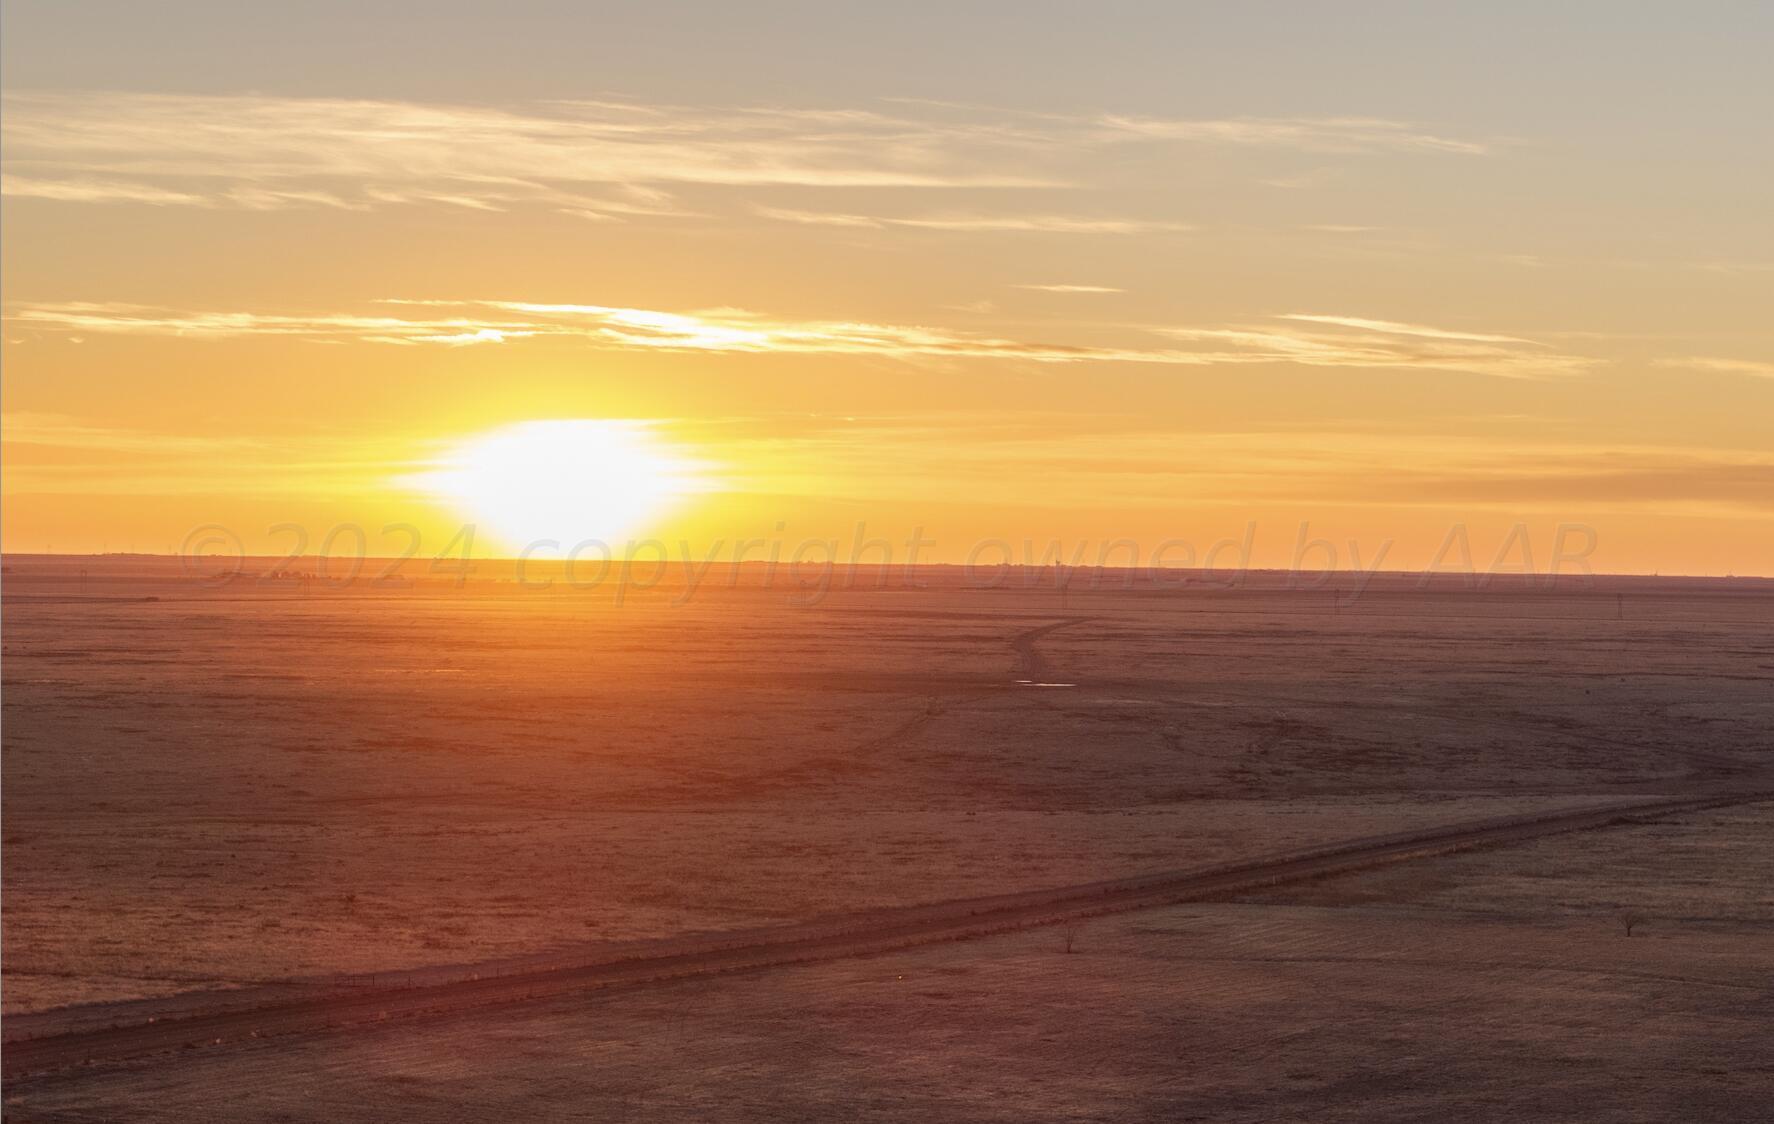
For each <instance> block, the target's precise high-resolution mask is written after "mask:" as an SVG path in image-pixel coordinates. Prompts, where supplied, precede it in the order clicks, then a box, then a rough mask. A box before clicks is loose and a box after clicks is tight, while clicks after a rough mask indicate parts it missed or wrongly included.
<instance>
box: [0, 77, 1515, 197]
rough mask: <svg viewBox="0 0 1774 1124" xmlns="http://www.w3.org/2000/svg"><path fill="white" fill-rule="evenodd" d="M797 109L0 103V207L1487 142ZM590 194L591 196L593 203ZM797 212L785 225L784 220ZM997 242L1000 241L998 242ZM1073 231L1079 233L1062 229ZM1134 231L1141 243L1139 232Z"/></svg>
mask: <svg viewBox="0 0 1774 1124" xmlns="http://www.w3.org/2000/svg"><path fill="white" fill-rule="evenodd" d="M894 109H895V111H894V112H883V111H880V110H876V109H795V108H785V107H772V106H759V107H710V106H662V105H640V104H635V103H632V102H622V101H557V102H544V103H534V104H529V105H525V106H521V107H495V106H473V105H447V104H421V103H413V102H395V101H375V100H353V99H341V98H292V97H271V96H263V95H248V94H240V95H179V94H150V93H134V92H100V91H85V92H70V91H55V92H48V91H40V92H21V93H9V94H7V95H6V96H5V111H4V115H3V118H0V120H3V127H4V132H5V145H6V150H7V159H8V162H9V163H10V164H11V165H12V169H13V171H14V172H15V173H16V174H15V175H13V176H10V177H8V179H7V181H6V184H5V190H6V192H7V193H9V194H14V195H20V196H26V197H35V198H42V199H56V200H61V201H66V202H87V203H124V202H128V203H138V204H153V205H161V206H205V207H242V208H251V209H272V208H284V207H334V208H363V207H373V206H379V205H389V204H396V203H399V204H429V205H440V206H458V207H466V208H473V209H481V210H488V209H494V210H496V209H504V208H508V207H512V206H517V205H530V204H539V205H544V206H550V207H553V208H555V209H557V210H561V211H564V212H568V213H574V214H579V215H582V216H584V217H588V218H592V219H595V220H598V221H616V220H619V219H622V218H627V217H633V216H635V215H655V214H660V213H669V212H671V211H672V208H671V207H670V206H669V205H666V204H665V199H664V198H663V197H661V196H659V195H657V194H656V195H655V196H654V197H653V198H651V199H650V200H649V199H641V200H637V199H635V198H634V197H631V196H625V195H623V194H622V192H623V191H624V190H639V191H642V192H655V193H657V192H658V191H659V189H660V187H661V186H662V185H665V186H669V185H723V186H728V187H741V188H759V187H771V186H785V185H786V186H798V187H827V188H829V187H877V188H880V187H900V188H929V187H939V188H968V187H998V188H1016V187H1055V186H1068V185H1074V186H1075V185H1087V184H1090V183H1093V182H1095V181H1096V180H1097V178H1098V173H1099V171H1100V169H1101V158H1102V156H1103V155H1104V154H1105V153H1107V152H1109V151H1111V150H1115V149H1124V148H1128V147H1129V146H1136V147H1137V146H1149V145H1153V144H1159V145H1171V146H1177V145H1233V146H1241V147H1263V148H1283V149H1295V150H1301V151H1307V152H1327V153H1341V154H1349V153H1384V152H1404V153H1426V154H1458V155H1476V154H1480V153H1484V152H1487V151H1489V150H1490V148H1491V145H1490V143H1489V142H1485V141H1477V140H1469V139H1462V138H1456V137H1448V136H1443V135H1440V134H1439V133H1435V132H1432V131H1429V130H1426V129H1423V128H1421V127H1419V126H1416V125H1412V124H1410V123H1407V122H1400V121H1391V120H1382V119H1377V118H1344V117H1327V118H1311V117H1297V118H1235V119H1226V120H1188V119H1161V118H1149V117H1129V116H1118V115H1105V114H1073V115H1058V114H1021V113H1015V112H1012V111H1005V110H1000V109H991V108H987V107H973V108H970V109H963V110H960V111H957V109H956V108H955V107H947V108H942V107H935V106H931V105H928V104H921V105H913V104H910V103H902V104H901V105H899V106H897V107H894ZM587 188H592V189H593V190H591V191H590V192H588V191H587ZM793 214H796V212H783V214H782V215H778V216H777V217H786V216H788V215H793ZM801 214H802V215H803V216H804V217H800V218H794V219H791V220H790V221H806V222H822V223H825V224H827V225H874V224H880V225H895V226H924V227H928V228H931V229H956V230H978V229H1043V230H1072V231H1089V232H1102V231H1107V232H1117V231H1120V230H1123V229H1129V227H1128V226H1126V224H1124V223H1122V222H1121V220H1095V219H1072V218H1068V217H1066V216H1044V215H1036V216H1023V217H1021V218H1019V217H1017V216H1008V217H1002V218H1000V217H997V216H992V215H969V214H958V215H952V216H950V215H937V216H929V217H918V216H912V217H905V218H874V217H871V216H867V215H847V214H844V213H841V212H840V213H831V214H825V215H822V216H821V217H817V218H815V217H810V216H814V215H817V214H819V213H818V212H802V213H801ZM1004 224H1010V225H1004ZM1078 224H1084V225H1078ZM1131 229H1141V230H1144V229H1154V227H1153V226H1151V224H1149V223H1140V224H1134V225H1133V226H1132V227H1131Z"/></svg>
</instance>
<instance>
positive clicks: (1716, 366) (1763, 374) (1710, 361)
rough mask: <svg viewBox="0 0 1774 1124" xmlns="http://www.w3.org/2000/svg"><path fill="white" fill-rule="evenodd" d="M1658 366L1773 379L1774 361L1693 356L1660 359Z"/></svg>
mask: <svg viewBox="0 0 1774 1124" xmlns="http://www.w3.org/2000/svg"><path fill="white" fill-rule="evenodd" d="M1657 365H1658V366H1659V367H1680V368H1684V369H1687V370H1693V371H1717V372H1718V373H1720V374H1724V375H1749V376H1751V377H1752V378H1758V379H1774V363H1768V362H1763V361H1761V360H1757V359H1719V358H1716V357H1708V356H1694V357H1690V358H1686V359H1660V360H1658V361H1657Z"/></svg>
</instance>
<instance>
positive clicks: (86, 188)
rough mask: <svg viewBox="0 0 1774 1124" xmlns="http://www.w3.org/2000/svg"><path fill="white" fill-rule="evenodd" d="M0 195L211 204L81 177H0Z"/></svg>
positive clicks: (197, 197)
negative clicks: (60, 178)
mask: <svg viewBox="0 0 1774 1124" xmlns="http://www.w3.org/2000/svg"><path fill="white" fill-rule="evenodd" d="M0 195H10V196H13V197H14V198H19V199H54V200H57V201H58V202H62V203H148V204H152V205H154V206H157V207H163V206H168V205H172V206H199V207H203V206H209V205H210V201H209V199H207V198H206V197H204V196H202V195H194V194H192V193H190V192H187V191H170V190H168V189H166V188H164V187H155V186H153V185H152V184H143V183H116V182H109V181H105V180H89V179H80V178H71V179H62V180H43V179H32V178H29V177H26V176H12V175H5V176H0Z"/></svg>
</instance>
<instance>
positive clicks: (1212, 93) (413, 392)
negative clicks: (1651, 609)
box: [0, 0, 1774, 575]
mask: <svg viewBox="0 0 1774 1124" xmlns="http://www.w3.org/2000/svg"><path fill="white" fill-rule="evenodd" d="M3 18H4V59H3V70H0V73H3V75H4V99H5V105H4V111H3V114H0V127H3V132H4V163H5V170H4V171H5V175H4V203H3V207H4V211H3V221H4V240H3V250H0V271H3V298H4V318H5V319H4V343H3V344H0V360H3V364H4V368H3V375H0V395H3V402H0V411H3V424H0V439H3V440H0V459H3V462H4V473H3V475H0V542H3V544H4V548H5V549H6V550H7V551H11V552H20V551H39V550H45V549H52V550H55V551H97V550H144V551H172V550H180V549H184V548H187V547H188V545H189V544H190V543H191V542H193V541H196V539H200V538H202V536H203V535H204V534H208V533H209V532H207V531H204V530H203V529H204V528H211V529H214V528H221V529H223V531H224V532H225V534H226V535H227V536H231V539H230V541H233V542H237V543H238V544H239V546H240V548H241V549H244V550H248V551H251V552H254V553H271V554H276V553H282V552H285V551H288V550H290V549H292V547H294V546H298V545H302V544H304V543H305V544H306V548H307V549H309V550H313V549H318V548H319V546H320V544H322V543H323V542H326V543H329V544H330V546H332V547H337V548H339V549H345V550H349V549H356V544H357V543H359V542H362V543H364V544H366V547H365V548H366V549H368V550H369V551H370V553H373V554H391V553H400V552H403V551H404V550H406V549H407V547H408V545H409V539H416V540H417V545H416V550H418V551H422V552H423V553H425V554H432V555H435V554H437V553H440V552H443V551H445V550H446V549H452V548H458V547H460V545H461V544H460V543H459V542H457V541H456V536H457V534H458V532H459V531H460V530H461V528H462V527H463V526H464V525H470V524H471V525H473V526H474V527H475V528H476V532H475V536H474V538H473V543H472V545H471V546H470V548H469V549H471V550H472V551H473V552H476V553H484V554H514V553H517V552H519V551H520V550H522V549H524V548H525V547H527V546H531V545H533V544H534V542H535V541H536V540H538V539H548V540H553V541H554V543H555V544H556V545H553V546H546V545H545V546H543V547H541V548H540V551H541V553H542V554H543V555H548V554H549V553H550V552H555V553H564V552H565V551H567V550H570V549H571V547H572V545H573V543H574V542H575V541H577V539H578V538H580V537H581V536H596V537H599V538H604V539H608V540H610V541H611V542H614V543H617V544H618V549H620V543H622V542H624V541H627V540H630V539H634V538H637V537H641V536H646V537H657V538H658V539H660V540H661V541H664V542H667V543H670V544H673V547H672V549H673V551H674V552H675V551H676V550H677V548H678V544H682V545H683V546H684V547H685V548H686V549H689V550H691V551H693V552H695V553H696V554H697V555H698V556H704V555H707V554H709V553H715V552H718V551H719V549H721V544H728V549H731V545H730V544H732V543H734V542H735V541H736V540H738V539H741V538H746V537H750V536H762V537H766V538H777V539H781V540H783V541H784V542H786V543H787V544H789V545H788V549H790V550H792V549H793V548H794V546H795V544H797V543H802V542H833V543H837V544H840V546H839V549H838V550H837V551H836V553H837V554H838V555H839V556H840V558H841V557H843V556H844V554H845V553H846V552H847V551H849V550H850V549H851V548H852V544H853V542H854V541H856V540H859V539H866V540H869V541H877V540H886V541H888V542H891V543H894V544H903V543H905V542H906V541H908V540H911V539H914V538H916V539H921V540H922V541H924V542H925V543H926V544H927V545H925V546H924V547H923V548H922V554H921V559H922V560H930V561H955V562H962V561H967V560H969V559H970V558H971V559H974V560H987V561H996V560H998V559H1000V558H1001V557H1003V556H1005V554H1006V550H1005V547H1006V546H1007V547H1008V548H1009V550H1008V554H1010V555H1011V556H1013V557H1014V556H1018V555H1021V554H1023V553H1024V551H1025V549H1026V547H1027V544H1033V549H1034V550H1035V551H1036V553H1037V554H1039V553H1040V551H1041V550H1042V549H1044V548H1045V547H1046V546H1047V545H1048V544H1052V543H1060V544H1063V545H1064V548H1065V550H1066V551H1067V552H1068V553H1069V552H1072V551H1074V550H1075V549H1077V548H1078V546H1079V544H1085V545H1084V546H1083V549H1084V558H1085V560H1086V561H1089V560H1092V559H1093V558H1094V557H1095V555H1096V554H1097V553H1098V552H1099V551H1100V550H1101V549H1102V546H1103V544H1107V543H1111V542H1117V541H1121V542H1126V541H1131V542H1132V543H1133V544H1134V546H1133V548H1132V553H1133V554H1134V555H1136V556H1138V557H1140V558H1142V559H1149V558H1153V557H1156V556H1162V557H1163V558H1164V559H1165V560H1166V561H1167V562H1177V561H1181V560H1186V559H1187V558H1188V557H1190V556H1192V555H1193V556H1197V557H1198V556H1199V555H1200V554H1202V553H1205V551H1206V550H1207V549H1208V548H1209V547H1210V546H1211V544H1213V543H1215V542H1220V541H1226V540H1235V541H1240V542H1249V543H1250V544H1251V545H1250V547H1249V550H1248V553H1249V555H1250V561H1251V562H1252V563H1253V564H1255V565H1263V566H1287V565H1290V564H1292V563H1293V562H1295V561H1296V560H1298V559H1300V558H1301V556H1302V549H1303V548H1304V547H1305V544H1307V543H1313V542H1320V541H1322V542H1323V543H1328V544H1330V546H1331V547H1333V548H1334V549H1335V550H1336V553H1337V564H1338V565H1350V564H1355V565H1364V566H1371V565H1373V563H1374V560H1375V558H1376V556H1379V555H1380V552H1382V551H1384V552H1385V553H1384V558H1385V562H1384V563H1383V566H1384V568H1387V569H1392V568H1400V569H1411V568H1420V567H1423V566H1425V565H1428V564H1431V563H1433V562H1436V561H1437V560H1438V559H1443V560H1445V558H1446V557H1447V550H1446V548H1447V547H1448V544H1449V543H1450V542H1451V541H1453V538H1452V537H1451V536H1460V537H1463V538H1464V539H1465V540H1466V542H1467V543H1468V545H1469V552H1470V554H1471V555H1472V556H1473V558H1474V562H1475V565H1477V566H1479V567H1483V566H1485V565H1486V564H1488V563H1490V562H1491V561H1493V559H1494V556H1496V555H1499V554H1503V555H1507V556H1508V557H1509V558H1510V559H1511V560H1513V561H1514V562H1515V563H1516V564H1517V565H1519V564H1520V563H1521V561H1522V559H1523V555H1522V554H1521V553H1520V549H1521V544H1522V543H1523V541H1527V542H1530V543H1531V545H1530V546H1529V547H1528V551H1529V558H1530V559H1531V560H1532V561H1534V562H1535V563H1536V564H1537V565H1538V566H1540V567H1544V566H1545V565H1546V564H1547V560H1548V557H1549V554H1550V552H1551V551H1552V549H1553V546H1554V540H1555V538H1556V537H1557V535H1558V534H1559V528H1560V527H1565V528H1572V527H1580V528H1584V529H1585V530H1584V534H1585V535H1592V538H1593V543H1594V550H1593V553H1592V556H1591V557H1589V558H1588V562H1589V563H1590V564H1592V565H1593V566H1594V568H1596V569H1598V570H1604V571H1611V572H1632V573H1648V572H1662V573H1689V574H1727V573H1735V574H1739V575H1743V574H1774V424H1771V423H1774V319H1771V317H1770V315H1769V310H1770V309H1771V308H1774V221H1771V219H1770V210H1769V206H1768V185H1769V183H1770V182H1774V127H1771V126H1770V116H1769V108H1770V106H1774V69H1771V68H1769V67H1768V66H1767V65H1766V55H1767V48H1768V44H1769V43H1770V42H1774V7H1770V6H1769V5H1766V4H1759V3H1695V4H1684V5H1671V4H1639V3H1625V2H1613V3H1581V2H1573V3H1562V4H1556V5H1549V4H1544V3H1486V4H1402V3H1399V4H1392V3H1336V4H1331V3H1252V4H1205V3H1194V4H1191V3H1169V4H1149V5H1148V4H1114V3H1109V4H1090V5H1084V4H1075V5H1073V4H1033V3H1029V4H996V3H961V4H953V3H950V4H941V5H935V4H931V5H921V4H898V5H869V6H863V5H850V4H781V3H775V4H772V3H765V4H757V5H733V4H660V3H654V4H645V5H641V4H633V5H630V4H584V3H578V4H553V3H529V4H524V3H516V4H506V5H498V6H491V5H484V4H461V3H423V4H421V3H383V4H377V5H362V4H339V3H331V2H325V0H323V2H316V3H306V4H301V5H275V6H273V5H242V4H237V3H180V2H173V3H162V4H156V5H141V4H133V3H119V4H111V3H47V2H38V0H12V2H10V3H8V4H7V6H6V8H5V9H4V17H3ZM340 528H344V530H340ZM357 528H361V529H362V530H361V535H360V534H359V531H358V530H357ZM409 528H410V530H409ZM1517 528H1520V529H1521V533H1520V534H1516V533H1515V532H1516V529H1517ZM1512 535H1513V536H1514V537H1513V538H1512ZM194 536H196V538H194ZM341 544H345V545H341ZM1165 544H1172V546H1170V547H1168V548H1166V547H1165ZM1176 544H1181V545H1180V546H1178V545H1176ZM1313 551H1316V553H1314V552H1313ZM1509 551H1515V552H1516V553H1514V554H1512V555H1511V554H1509ZM1305 555H1306V559H1307V561H1308V562H1309V564H1311V565H1322V564H1323V563H1324V562H1325V561H1326V559H1327V557H1328V555H1327V551H1326V549H1325V548H1323V547H1314V548H1311V549H1308V550H1306V551H1305ZM1357 556H1358V558H1357ZM1122 557H1126V554H1125V553H1123V554H1122V555H1119V556H1117V558H1116V560H1120V558H1122ZM1018 560H1020V559H1018Z"/></svg>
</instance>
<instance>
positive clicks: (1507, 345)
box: [7, 300, 1597, 378]
mask: <svg viewBox="0 0 1774 1124" xmlns="http://www.w3.org/2000/svg"><path fill="white" fill-rule="evenodd" d="M380 303H381V304H382V305H383V306H385V307H388V308H394V309H401V310H408V309H410V310H412V314H410V315H398V314H390V315H362V314H357V313H328V314H300V315H298V314H290V313H258V312H207V311H179V310H169V309H154V308H148V307H144V306H139V305H123V304H95V303H74V304H26V305H21V306H19V307H18V308H17V309H16V310H15V311H13V312H12V313H11V314H10V315H9V316H8V317H7V320H8V323H9V324H11V325H12V326H13V327H14V329H36V330H38V331H44V332H52V333H56V334H60V335H64V336H72V335H74V334H76V333H86V334H91V335H101V334H127V335H158V336H176V337H188V338H194V339H218V338H227V337H246V336H293V337H303V338H308V339H315V340H320V341H326V342H346V341H351V340H357V341H362V342H368V343H379V344H394V345H400V346H419V345H425V344H430V345H440V346H450V347H461V346H470V345H497V344H501V343H505V342H507V341H512V340H522V339H530V338H537V339H547V338H567V339H574V340H578V341H582V342H584V343H586V344H588V345H591V346H596V347H601V348H610V349H618V350H622V349H626V350H636V351H647V350H653V351H698V352H717V353H745V354H773V355H797V354H799V355H808V354H814V355H868V356H880V357H884V358H893V359H903V360H920V359H923V360H932V359H945V360H966V359H982V360H983V359H995V360H1008V361H1022V362H1032V363H1082V362H1097V363H1148V364H1160V365H1168V366H1194V367H1205V366H1224V365H1250V364H1263V363H1285V364H1292V365H1297V366H1308V367H1357V368H1360V367H1365V368H1403V369H1423V370H1443V371H1466V372H1473V373H1478V374H1484V375H1495V376H1500V377H1507V378H1546V377H1553V376H1560V375H1571V374H1577V373H1581V372H1583V371H1585V370H1587V369H1589V368H1590V367H1591V366H1593V365H1594V364H1595V363H1596V362H1597V361H1596V360H1594V359H1591V358H1588V357H1586V356H1581V355H1573V354H1566V353H1563V352H1560V351H1558V350H1556V349H1554V348H1552V347H1550V346H1548V345H1546V344H1542V343H1538V342H1536V341H1533V340H1527V339H1522V338H1519V337H1515V336H1509V335H1500V334H1495V333H1486V332H1468V331H1456V330H1450V329H1442V328H1434V327H1429V326H1426V325H1419V324H1403V323H1399V322H1396V321H1390V320H1377V319H1369V318H1364V317H1350V316H1323V315H1308V314H1290V315H1286V316H1280V317H1275V318H1272V319H1271V320H1270V321H1267V322H1261V323H1254V324H1234V325H1224V326H1213V327H1199V326H1167V325H1152V326H1144V327H1141V326H1133V327H1126V328H1123V329H1122V331H1123V332H1124V334H1125V338H1124V339H1123V340H1122V341H1120V342H1117V343H1113V344H1104V343H1071V342H1060V341H1047V340H1040V339H1028V338H1013V337H1010V336H1001V335H985V334H981V333H975V332H966V331H960V330H957V329H954V328H948V327H940V326H926V325H910V324H880V323H873V322H868V321H859V320H796V319H783V318H780V317H772V316H768V315H765V314H762V313H757V312H750V311H746V310H743V309H733V308H720V309H705V310H699V311H690V312H674V311H666V310H659V309H644V308H624V307H620V306H614V305H601V304H576V303H575V304H565V303H551V302H537V301H519V300H469V301H440V300H388V301H383V302H380Z"/></svg>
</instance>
